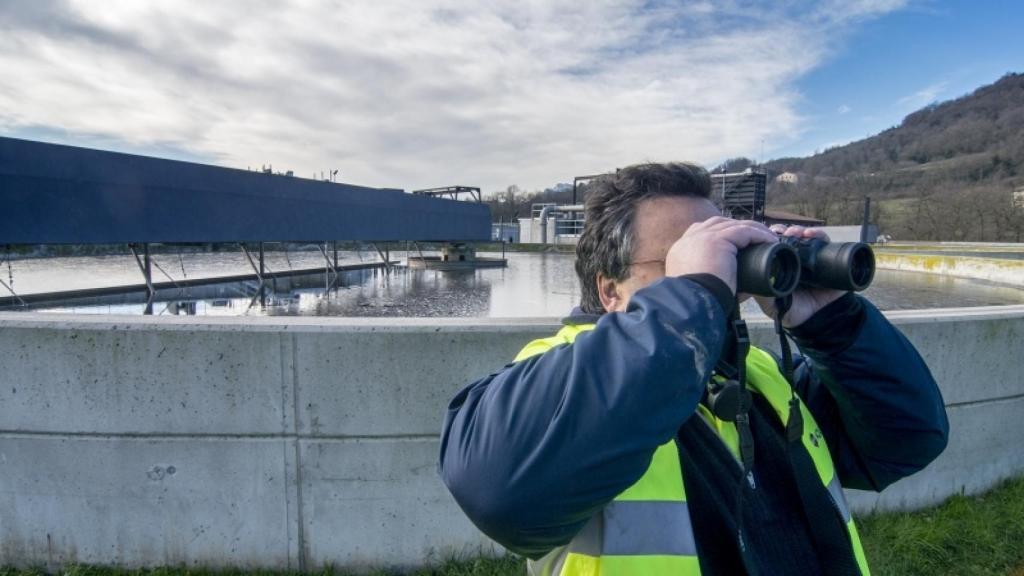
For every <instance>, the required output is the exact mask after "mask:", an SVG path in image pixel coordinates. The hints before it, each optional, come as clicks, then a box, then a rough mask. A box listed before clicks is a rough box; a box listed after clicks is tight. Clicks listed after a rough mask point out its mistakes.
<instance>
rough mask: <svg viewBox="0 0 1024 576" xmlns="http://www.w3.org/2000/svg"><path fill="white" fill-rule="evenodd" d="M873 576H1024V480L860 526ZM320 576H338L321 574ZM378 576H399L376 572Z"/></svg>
mask: <svg viewBox="0 0 1024 576" xmlns="http://www.w3.org/2000/svg"><path fill="white" fill-rule="evenodd" d="M858 525H859V526H860V532H861V537H862V539H863V541H864V548H865V550H866V552H867V556H868V559H869V561H870V563H871V569H872V571H873V574H875V575H876V576H897V575H899V576H917V575H922V576H923V575H928V576H940V575H949V576H952V575H957V576H983V575H984V576H988V575H992V576H996V575H998V576H1024V478H1022V479H1019V480H1015V481H1012V482H1007V483H1005V484H1003V485H1001V486H999V487H997V488H996V489H994V490H992V491H990V492H988V493H986V494H984V495H982V496H977V497H971V498H967V497H963V496H955V497H953V498H951V499H950V500H948V501H947V502H946V503H945V504H942V505H941V506H938V507H936V508H931V509H928V510H923V511H920V512H913V513H886V514H877V515H872V516H868V517H866V518H861V519H860V520H859V521H858ZM42 574H43V571H42V570H11V569H0V576H41V575H42ZM62 574H64V575H65V576H285V575H284V573H281V572H269V571H253V570H226V571H210V570H201V569H187V568H161V569H157V570H149V571H140V570H134V571H133V570H118V569H110V568H100V567H91V566H70V567H67V568H65V569H64V570H63V571H62ZM317 574H319V575H322V576H342V574H343V573H342V572H338V571H335V570H330V569H328V570H323V571H320V572H318V573H317ZM376 574H377V575H379V576H384V575H387V576H399V575H402V574H403V573H401V572H389V571H380V572H377V573H376ZM404 574H409V575H411V576H522V575H523V574H525V567H524V561H523V560H522V559H520V558H516V557H511V556H510V557H507V558H499V559H485V558H474V559H468V560H461V561H455V560H452V561H448V562H446V563H444V564H442V565H439V566H437V567H435V568H432V569H425V570H420V571H416V572H412V573H404Z"/></svg>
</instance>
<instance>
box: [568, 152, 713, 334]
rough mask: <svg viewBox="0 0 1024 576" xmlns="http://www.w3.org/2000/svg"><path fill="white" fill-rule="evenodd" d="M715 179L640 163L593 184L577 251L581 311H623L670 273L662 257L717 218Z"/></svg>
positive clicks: (691, 169)
mask: <svg viewBox="0 0 1024 576" xmlns="http://www.w3.org/2000/svg"><path fill="white" fill-rule="evenodd" d="M710 195H711V178H710V176H708V173H707V171H706V170H704V169H703V168H701V167H700V166H697V165H696V164H687V163H676V162H673V163H670V164H637V165H635V166H629V167H627V168H623V169H621V170H619V171H617V172H616V173H615V174H609V175H607V176H602V177H600V178H597V179H595V180H592V181H591V182H590V184H589V185H588V186H587V201H586V224H585V225H584V227H583V234H582V236H581V237H580V241H579V244H578V245H577V246H576V274H577V275H578V276H579V279H580V285H581V287H582V292H583V297H582V301H581V303H580V305H581V307H582V308H583V311H584V312H587V313H589V314H603V313H605V312H612V311H618V310H625V309H626V304H628V302H629V298H630V297H631V296H632V295H633V293H634V292H636V291H637V290H639V289H640V288H643V287H644V286H647V285H648V284H650V283H651V282H653V281H655V280H657V279H658V278H660V277H662V276H664V275H665V267H664V264H665V263H664V259H665V254H667V253H668V249H669V248H670V247H671V246H672V244H673V243H674V242H675V241H676V240H678V239H679V237H680V236H682V235H683V232H685V231H686V229H687V228H689V226H690V225H691V224H693V223H695V222H701V221H703V220H706V219H708V218H710V217H712V216H716V215H718V213H719V212H718V209H717V208H716V207H715V205H714V204H713V203H712V202H711V201H710V200H709V197H710Z"/></svg>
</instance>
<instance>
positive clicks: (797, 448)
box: [775, 296, 860, 576]
mask: <svg viewBox="0 0 1024 576" xmlns="http://www.w3.org/2000/svg"><path fill="white" fill-rule="evenodd" d="M792 302H793V299H792V296H787V297H785V298H778V299H776V300H775V309H776V313H775V332H776V334H778V336H779V347H780V348H781V350H782V374H783V376H784V377H785V378H786V381H787V382H788V383H789V388H790V391H791V392H792V396H791V397H790V399H789V419H788V420H787V422H786V440H787V443H786V445H787V450H786V452H787V453H788V454H789V462H790V466H792V468H793V477H794V478H795V479H796V486H797V492H798V493H799V494H800V500H801V501H802V503H803V508H804V514H805V515H806V517H807V521H808V524H809V525H810V527H811V538H813V539H814V545H815V548H816V549H817V551H818V554H819V558H820V559H821V561H822V564H823V567H824V568H825V569H826V572H827V573H828V574H830V575H833V574H834V575H837V576H846V575H851V576H858V575H859V574H860V566H859V565H858V564H857V558H856V556H855V555H854V552H853V544H852V543H851V542H850V534H849V531H848V530H847V528H846V524H845V522H844V521H843V518H842V516H841V515H840V513H839V510H838V509H837V505H838V503H835V502H833V501H832V497H831V496H830V495H829V493H828V491H827V489H825V487H824V486H823V485H822V481H821V475H820V474H818V469H817V467H815V465H814V461H813V459H812V458H811V455H810V453H808V451H807V449H806V447H804V444H803V433H804V418H803V413H802V412H801V411H800V398H799V397H798V396H797V394H796V386H795V382H794V381H793V352H792V350H791V349H790V347H789V340H788V339H787V337H786V333H785V331H784V330H783V329H782V317H783V316H785V314H786V312H788V311H789V308H790V306H791V305H792Z"/></svg>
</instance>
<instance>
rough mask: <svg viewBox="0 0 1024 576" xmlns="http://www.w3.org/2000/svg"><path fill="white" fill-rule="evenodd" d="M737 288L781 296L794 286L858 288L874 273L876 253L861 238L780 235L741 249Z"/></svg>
mask: <svg viewBox="0 0 1024 576" xmlns="http://www.w3.org/2000/svg"><path fill="white" fill-rule="evenodd" d="M737 264H738V266H737V268H736V287H737V288H736V289H737V292H746V293H748V294H756V295H758V296H767V297H770V298H784V297H786V296H788V295H789V294H791V293H792V292H793V291H794V290H796V289H797V288H831V289H835V290H853V291H858V292H859V291H861V290H864V289H865V288H867V287H868V286H869V285H870V284H871V280H872V279H874V277H875V254H874V252H872V251H871V247H870V246H868V245H867V244H865V243H863V242H826V241H824V240H821V239H819V238H795V237H793V236H782V235H781V234H780V235H779V242H778V244H756V245H754V246H750V247H747V248H744V249H743V250H740V252H739V255H738V263H737Z"/></svg>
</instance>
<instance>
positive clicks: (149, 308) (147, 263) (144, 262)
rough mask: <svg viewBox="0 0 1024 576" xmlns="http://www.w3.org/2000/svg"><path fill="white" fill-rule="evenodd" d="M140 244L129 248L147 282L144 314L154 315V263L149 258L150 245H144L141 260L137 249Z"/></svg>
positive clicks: (131, 245)
mask: <svg viewBox="0 0 1024 576" xmlns="http://www.w3.org/2000/svg"><path fill="white" fill-rule="evenodd" d="M137 247H138V244H129V245H128V248H130V249H131V251H132V256H135V263H136V264H138V265H139V270H140V271H142V277H143V278H145V280H146V309H145V310H144V311H143V314H146V315H152V314H153V299H154V298H155V297H156V289H155V288H153V265H152V264H153V263H152V261H151V260H150V258H149V244H148V243H147V244H143V245H142V258H141V259H140V258H139V252H138V250H137V249H136V248H137Z"/></svg>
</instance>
